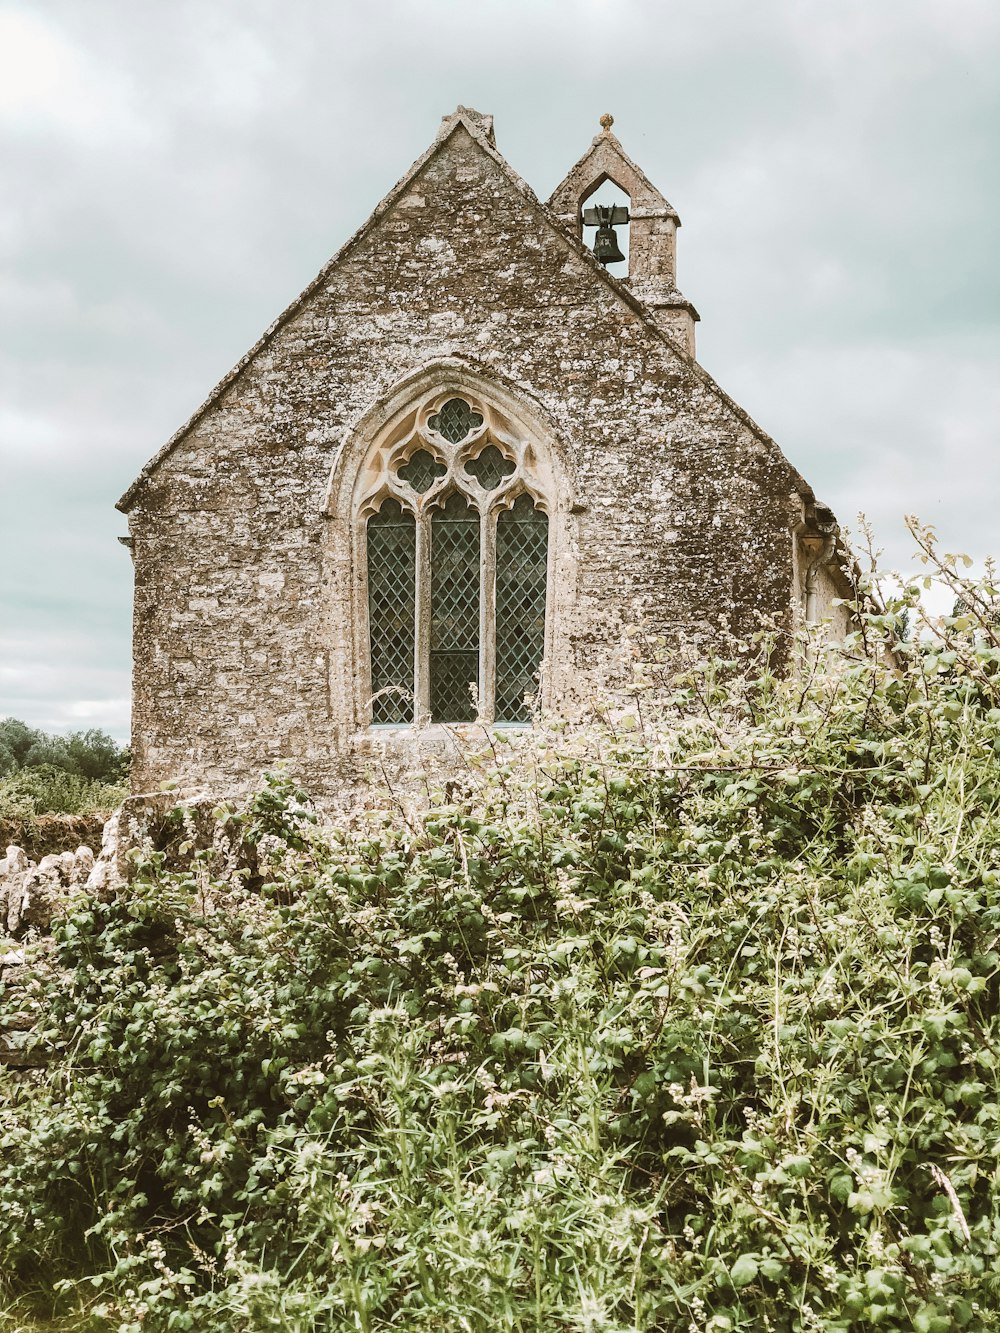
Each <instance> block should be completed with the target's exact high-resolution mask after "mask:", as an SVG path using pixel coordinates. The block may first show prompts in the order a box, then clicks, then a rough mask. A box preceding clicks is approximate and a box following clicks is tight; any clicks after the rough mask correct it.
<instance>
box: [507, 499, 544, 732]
mask: <svg viewBox="0 0 1000 1333" xmlns="http://www.w3.org/2000/svg"><path fill="white" fill-rule="evenodd" d="M548 546H549V520H548V518H547V517H546V515H545V514H544V513H543V512H542V511H541V510H540V509H536V508H535V506H534V504H533V502H532V500H531V498H530V497H529V496H527V495H522V496H520V497H519V498H518V499H517V500H516V501H515V502H514V507H513V509H510V510H507V511H506V512H505V513H502V514H501V515H500V517H499V518H498V519H497V585H496V586H497V657H496V720H497V721H498V722H528V721H530V719H531V713H530V711H529V709H528V708H527V707H526V705H525V702H524V697H525V695H526V694H528V695H533V694H535V693H537V690H538V668H539V666H540V665H541V661H542V652H543V649H544V647H545V580H546V571H547V567H548Z"/></svg>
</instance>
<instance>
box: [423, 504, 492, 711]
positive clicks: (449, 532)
mask: <svg viewBox="0 0 1000 1333" xmlns="http://www.w3.org/2000/svg"><path fill="white" fill-rule="evenodd" d="M479 577H480V576H479V511H478V510H477V509H475V508H473V506H472V505H470V504H469V503H468V502H467V501H466V500H465V498H464V497H463V496H461V495H457V494H456V495H452V496H450V497H449V499H448V502H447V504H446V505H445V506H444V508H443V509H440V510H438V511H437V512H436V513H435V514H434V517H433V519H432V521H431V648H430V654H431V660H430V671H431V681H430V684H431V690H430V694H431V698H430V703H431V717H432V718H433V720H434V721H435V722H473V721H475V718H476V706H475V703H474V701H473V690H474V689H475V687H476V686H477V685H478V682H479Z"/></svg>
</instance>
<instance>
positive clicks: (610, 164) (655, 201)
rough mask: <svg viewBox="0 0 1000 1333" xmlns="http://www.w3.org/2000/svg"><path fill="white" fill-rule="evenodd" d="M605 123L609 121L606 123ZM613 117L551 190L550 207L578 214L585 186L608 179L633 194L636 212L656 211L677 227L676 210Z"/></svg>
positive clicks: (569, 213)
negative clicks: (637, 158)
mask: <svg viewBox="0 0 1000 1333" xmlns="http://www.w3.org/2000/svg"><path fill="white" fill-rule="evenodd" d="M605 122H607V123H606V124H605ZM610 122H611V117H610V116H605V117H603V118H602V122H601V123H602V124H605V128H604V129H603V130H602V131H601V133H600V134H598V135H597V136H596V138H595V139H594V140H593V142H592V143H591V145H590V147H589V148H588V149H587V151H586V152H585V153H584V154H583V156H582V157H581V158H580V159H579V160H578V161H577V162H576V163H574V165H573V166H572V167H570V169H569V171H567V173H566V175H565V176H564V177H563V179H562V180H561V181H560V182H559V184H558V185H557V186H556V188H555V189H554V190H553V191H552V194H551V196H550V197H549V202H548V206H549V208H551V209H553V210H554V211H555V212H556V213H559V214H560V215H562V216H564V217H565V216H569V215H572V216H573V217H575V216H576V214H577V211H578V209H579V206H580V197H581V192H582V190H583V189H586V190H588V191H589V190H592V189H596V188H597V187H598V186H600V185H601V184H602V183H603V182H604V181H606V180H609V181H611V182H613V184H615V185H617V186H618V188H619V189H620V190H624V191H625V193H626V194H628V195H630V196H631V199H632V206H633V211H636V210H640V209H641V210H643V211H649V212H656V213H661V214H663V215H665V216H666V217H671V218H673V219H674V221H675V222H676V224H677V226H678V227H679V226H680V225H681V220H680V218H679V216H678V214H677V210H676V209H675V208H674V207H673V206H672V205H671V204H669V203H668V202H667V200H666V199H665V198H664V197H663V195H662V194H661V193H660V191H659V190H658V189H657V188H656V186H655V185H654V184H653V182H652V181H651V180H650V179H649V177H648V176H647V175H646V173H645V172H644V171H643V170H642V168H641V167H639V166H637V165H636V164H635V163H634V162H633V161H632V159H631V158H630V157H629V155H628V153H626V151H625V149H624V148H623V147H622V146H621V143H620V142H619V140H618V137H617V135H615V134H613V133H612V132H611V123H610Z"/></svg>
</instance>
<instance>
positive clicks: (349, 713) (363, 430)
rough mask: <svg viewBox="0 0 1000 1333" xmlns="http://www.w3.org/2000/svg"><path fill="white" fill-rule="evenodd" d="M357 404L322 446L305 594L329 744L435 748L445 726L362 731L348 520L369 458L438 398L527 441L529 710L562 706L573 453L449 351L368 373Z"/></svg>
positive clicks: (517, 400)
mask: <svg viewBox="0 0 1000 1333" xmlns="http://www.w3.org/2000/svg"><path fill="white" fill-rule="evenodd" d="M360 396H361V398H362V402H361V403H360V404H359V405H358V406H357V407H356V408H355V411H354V413H353V414H352V416H351V417H350V418H349V420H348V422H347V423H345V426H344V428H343V434H342V435H340V437H339V439H336V440H334V439H331V441H330V443H331V445H332V456H331V459H330V471H329V474H328V477H327V483H326V487H325V493H324V496H323V499H322V501H321V502H320V512H321V514H322V516H323V519H324V525H323V532H322V535H321V539H320V540H321V542H322V550H323V555H322V561H321V576H320V583H319V585H318V587H317V592H318V593H319V594H320V605H321V607H322V610H321V612H320V616H319V619H318V622H317V638H316V640H315V646H316V657H315V659H314V661H315V666H316V668H317V669H320V670H323V671H324V674H325V676H326V682H327V690H326V695H327V722H326V725H327V726H328V727H329V728H331V730H332V731H333V734H334V736H335V737H336V744H337V746H338V747H339V748H345V747H346V748H350V749H352V750H354V751H355V752H357V753H359V754H368V753H371V744H372V741H373V740H374V739H376V738H377V739H378V743H379V745H380V746H384V744H385V743H387V742H388V741H390V740H391V738H392V737H393V736H395V737H398V738H399V742H400V743H401V744H404V745H406V746H407V747H409V746H412V745H417V746H423V745H426V746H429V747H430V748H431V749H433V750H435V752H436V747H437V746H438V745H439V743H440V742H442V741H443V740H445V739H446V736H447V730H446V727H445V726H430V727H413V726H410V725H400V726H398V727H396V728H393V727H375V728H373V727H372V726H371V706H370V698H371V691H370V688H369V686H370V676H369V657H368V653H369V633H368V583H367V573H366V561H365V542H364V541H363V540H362V538H363V537H364V536H365V534H364V531H363V526H362V525H360V524H359V522H358V520H357V514H358V506H359V504H360V502H361V499H362V497H363V496H364V495H365V494H366V492H367V489H368V488H369V487H370V486H371V485H372V484H373V482H374V480H375V476H374V474H373V473H372V471H371V466H372V463H373V461H375V460H376V459H377V455H378V453H379V451H380V450H381V449H383V448H385V447H386V446H391V445H392V444H393V443H394V442H396V441H397V440H398V439H399V435H400V432H401V430H402V429H403V425H404V423H405V421H406V419H407V418H409V417H410V416H411V414H412V413H413V412H414V410H415V409H416V407H417V406H419V405H420V404H421V403H423V402H424V401H425V400H426V399H428V398H430V397H432V396H433V397H434V398H435V401H439V402H444V401H446V400H447V399H448V398H465V399H466V401H468V402H472V401H476V402H480V403H485V404H486V405H488V406H489V407H490V408H491V409H492V410H493V411H495V412H496V413H498V414H499V418H501V419H502V420H504V421H505V422H507V423H509V425H510V427H511V433H512V434H513V436H514V437H515V438H516V439H518V440H522V441H524V442H525V443H526V444H530V445H531V449H532V457H533V460H534V462H533V466H534V468H535V477H536V480H537V483H538V486H539V489H540V490H541V491H542V492H543V493H544V496H545V499H546V501H547V503H548V505H549V506H550V507H549V509H548V514H549V531H548V581H547V588H546V607H545V650H544V663H545V669H544V670H543V672H542V678H541V682H540V686H541V689H540V699H539V702H540V705H541V708H542V710H543V711H551V710H553V709H556V710H558V709H560V708H562V707H563V705H564V703H565V701H566V696H567V691H568V692H569V693H570V694H572V692H573V681H574V679H575V669H574V666H573V662H574V651H573V636H574V626H575V625H576V623H577V608H578V599H579V595H580V593H579V587H578V580H579V572H580V571H579V544H580V539H581V532H580V522H581V519H580V517H579V516H580V514H582V513H583V512H584V510H585V508H586V505H585V504H584V503H583V502H582V501H581V502H580V503H579V504H578V503H577V498H576V480H575V468H574V466H573V451H572V447H571V445H570V444H569V443H568V442H567V439H566V438H565V437H564V433H563V431H564V427H563V426H562V425H561V424H560V421H559V419H558V418H557V417H555V416H554V415H553V413H552V411H551V409H550V408H549V407H548V406H547V405H546V403H545V402H544V401H543V400H542V399H540V398H538V397H537V396H536V395H535V394H534V393H532V392H530V391H529V390H528V389H527V388H526V387H525V386H524V385H523V384H521V383H519V382H517V381H516V380H512V379H511V378H510V377H509V376H508V375H506V374H505V373H504V372H503V371H501V370H500V369H498V368H497V367H496V366H494V365H492V364H490V363H488V362H483V361H481V360H480V359H478V358H475V357H473V356H470V355H469V354H468V353H467V352H465V351H462V352H458V351H453V350H451V349H450V348H449V349H448V350H444V349H442V351H441V352H440V353H439V354H438V355H437V356H434V357H432V358H429V359H428V360H426V361H424V362H423V364H421V365H419V366H416V367H414V368H413V369H411V370H409V371H407V372H406V373H404V374H402V375H400V376H399V377H398V378H397V379H391V378H387V377H385V376H384V375H380V374H379V372H378V368H376V369H375V372H374V373H373V377H372V380H371V382H370V383H369V385H367V386H365V392H363V394H361V395H360ZM321 430H322V427H317V431H318V432H320V431H321Z"/></svg>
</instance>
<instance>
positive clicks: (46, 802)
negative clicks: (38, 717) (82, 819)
mask: <svg viewBox="0 0 1000 1333" xmlns="http://www.w3.org/2000/svg"><path fill="white" fill-rule="evenodd" d="M130 763H131V753H130V751H129V750H128V748H127V747H124V748H123V747H122V746H120V745H118V743H117V742H116V741H115V740H113V739H112V738H111V737H110V736H108V735H107V734H106V733H105V732H103V731H98V730H96V729H91V730H89V731H77V732H72V733H70V735H68V736H50V735H47V734H46V733H45V732H42V731H38V730H36V729H35V728H33V727H29V726H28V725H27V724H26V723H24V722H21V721H19V720H18V719H17V718H11V717H8V718H2V719H0V819H30V818H31V817H33V816H34V815H44V814H68V815H79V814H90V813H96V812H100V811H104V810H112V809H114V807H115V806H117V805H120V804H121V802H122V801H123V800H124V798H125V796H126V795H127V794H128V772H129V767H130Z"/></svg>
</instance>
